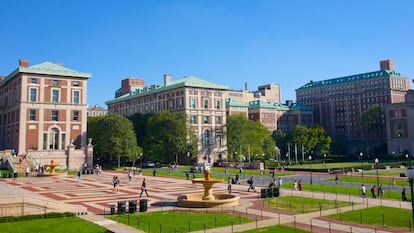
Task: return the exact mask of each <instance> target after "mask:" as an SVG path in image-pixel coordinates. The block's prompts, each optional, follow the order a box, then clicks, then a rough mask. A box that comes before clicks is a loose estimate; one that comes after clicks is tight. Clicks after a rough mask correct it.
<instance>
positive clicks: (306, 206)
mask: <svg viewBox="0 0 414 233" xmlns="http://www.w3.org/2000/svg"><path fill="white" fill-rule="evenodd" d="M352 204H353V203H352V202H351V203H350V202H344V201H333V200H323V199H314V198H306V197H295V196H283V197H277V198H269V199H267V207H268V208H272V209H277V210H287V211H289V212H292V213H297V214H299V213H301V214H303V213H310V212H315V211H321V210H327V209H335V208H339V207H344V206H349V205H352Z"/></svg>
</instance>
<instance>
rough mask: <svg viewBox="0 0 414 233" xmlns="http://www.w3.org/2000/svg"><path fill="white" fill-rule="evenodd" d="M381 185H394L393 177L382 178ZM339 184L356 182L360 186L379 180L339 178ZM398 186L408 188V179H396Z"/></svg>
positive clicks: (351, 177) (360, 177)
mask: <svg viewBox="0 0 414 233" xmlns="http://www.w3.org/2000/svg"><path fill="white" fill-rule="evenodd" d="M329 180H334V178H330V179H329ZM378 181H379V183H380V184H387V185H392V177H388V178H384V177H380V178H379V179H378ZM339 182H354V183H360V184H377V178H376V177H364V178H362V176H339ZM395 184H396V186H408V185H409V183H408V179H407V178H405V180H400V179H396V180H395Z"/></svg>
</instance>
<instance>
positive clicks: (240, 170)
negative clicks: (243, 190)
mask: <svg viewBox="0 0 414 233" xmlns="http://www.w3.org/2000/svg"><path fill="white" fill-rule="evenodd" d="M239 173H240V175H241V174H242V173H243V167H240V168H239Z"/></svg>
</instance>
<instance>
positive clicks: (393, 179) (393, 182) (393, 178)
mask: <svg viewBox="0 0 414 233" xmlns="http://www.w3.org/2000/svg"><path fill="white" fill-rule="evenodd" d="M395 185H396V183H395V177H394V176H393V177H392V187H393V188H395Z"/></svg>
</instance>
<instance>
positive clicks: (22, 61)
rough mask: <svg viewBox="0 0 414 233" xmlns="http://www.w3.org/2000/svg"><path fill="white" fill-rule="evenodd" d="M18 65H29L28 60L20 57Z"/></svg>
mask: <svg viewBox="0 0 414 233" xmlns="http://www.w3.org/2000/svg"><path fill="white" fill-rule="evenodd" d="M19 66H22V67H29V60H25V59H20V60H19Z"/></svg>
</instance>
